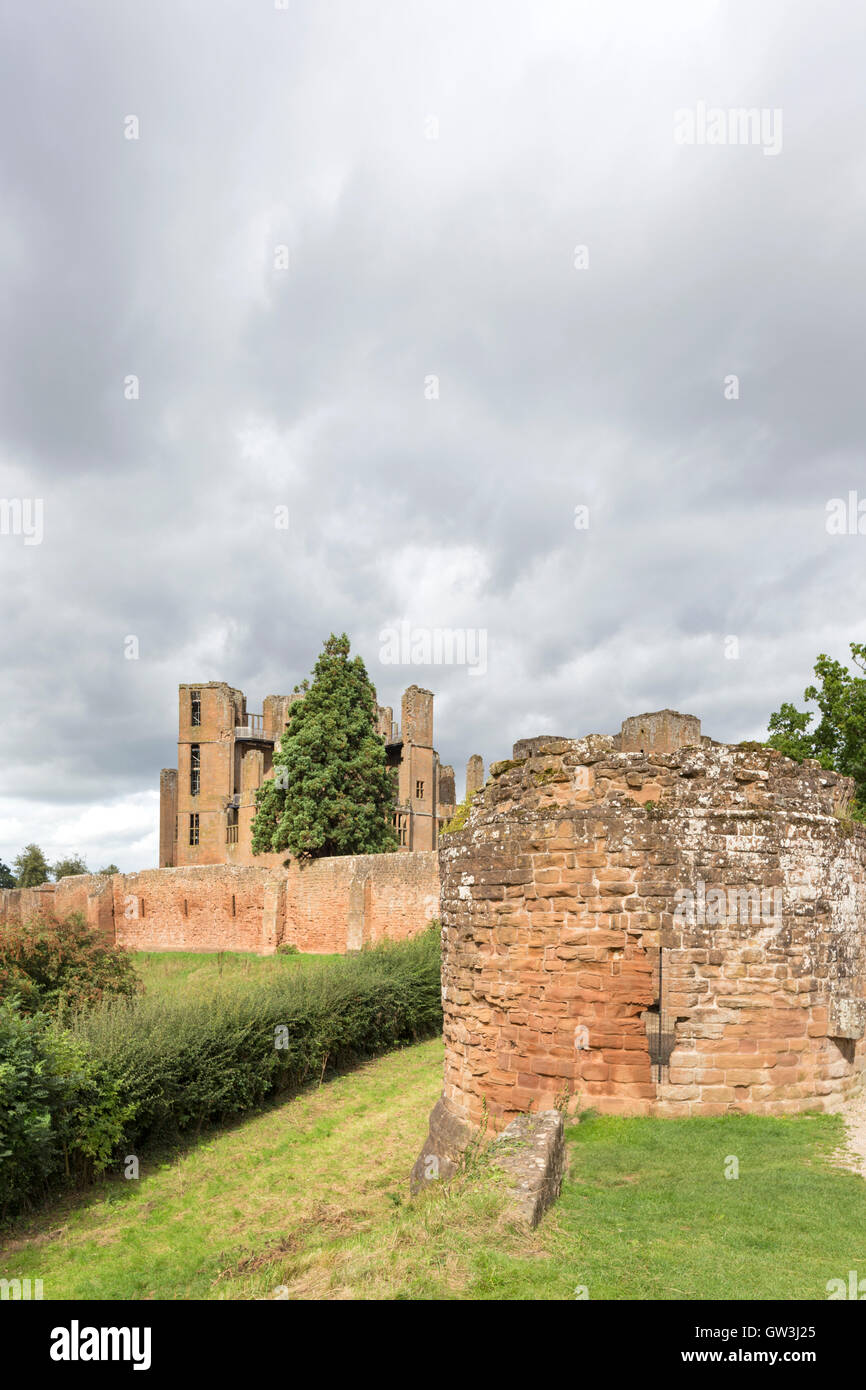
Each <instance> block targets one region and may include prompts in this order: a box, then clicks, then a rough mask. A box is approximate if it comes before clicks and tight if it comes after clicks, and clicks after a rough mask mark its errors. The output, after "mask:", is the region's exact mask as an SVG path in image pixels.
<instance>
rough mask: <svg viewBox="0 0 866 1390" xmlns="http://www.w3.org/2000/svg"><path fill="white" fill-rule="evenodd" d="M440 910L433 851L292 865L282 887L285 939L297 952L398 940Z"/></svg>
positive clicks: (338, 949)
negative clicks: (283, 887) (284, 908)
mask: <svg viewBox="0 0 866 1390" xmlns="http://www.w3.org/2000/svg"><path fill="white" fill-rule="evenodd" d="M438 912H439V865H438V859H437V855H436V853H435V851H410V852H403V853H396V854H359V855H346V856H341V857H339V858H334V859H314V860H311V861H310V862H309V863H307V864H305V865H303V866H300V865H299V864H298V863H297V862H296V861H293V863H292V865H291V867H290V869H289V872H288V879H287V884H286V927H285V940H286V941H288V942H293V943H294V944H295V945H297V947H298V949H299V950H301V951H313V952H315V951H336V952H339V953H340V955H343V954H345V952H346V951H352V950H355V951H357V950H360V949H361V947H362V946H371V945H375V944H376V943H377V942H378V941H382V940H384V939H386V938H387V939H388V940H389V941H402V940H405V939H406V938H408V937H410V936H415V935H416V934H417V933H418V932H419V931H421V930H423V928H424V927H425V926H426V924H427V922H429V921H430V920H431V918H433V917H436V916H438Z"/></svg>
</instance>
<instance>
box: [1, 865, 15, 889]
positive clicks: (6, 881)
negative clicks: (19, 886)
mask: <svg viewBox="0 0 866 1390" xmlns="http://www.w3.org/2000/svg"><path fill="white" fill-rule="evenodd" d="M14 887H15V875H14V874H13V872H12V870H11V869H10V868H9V866H8V864H4V863H3V860H2V859H0V888H14Z"/></svg>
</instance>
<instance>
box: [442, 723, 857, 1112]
mask: <svg viewBox="0 0 866 1390" xmlns="http://www.w3.org/2000/svg"><path fill="white" fill-rule="evenodd" d="M653 718H654V719H656V721H657V722H656V725H655V726H651V728H650V732H651V733H652V735H653V736H652V738H647V737H645V738H644V741H643V743H642V744H641V747H640V748H638V749H635V750H633V751H628V749H627V748H626V747H623V746H622V745H624V744H627V743H628V741H629V740H628V737H622V736H617V737H613V738H611V737H604V736H601V735H592V736H589V737H586V738H582V739H576V740H561V743H562V745H563V746H562V748H561V749H557V747H556V745H557V744H558V743H559V742H560V740H553V739H548V738H547V737H543V738H540V739H538V740H522V741H521V742H520V743H519V744H518V745H517V746H516V747H515V753H520V754H521V755H522V756H521V757H519V758H514V759H510V760H506V761H504V762H500V763H497V764H496V765H495V768H494V774H495V775H492V776H491V779H490V781H489V782H488V783H487V785H486V787H485V788H484V790H483V792H482V793H480V795H478V796H476V798H475V801H474V803H473V807H472V810H471V813H470V815H469V817H468V819H467V822H466V824H465V826H464V828H463V829H462V830H461V831H460V832H459V833H458V834H456V835H454V836H452V837H450V839H449V843H448V845H447V846H446V847H444V848H443V849H442V850H440V854H439V863H440V877H441V911H442V922H443V944H444V958H443V1003H444V1010H445V1046H446V1058H445V1078H444V1080H445V1089H444V1096H445V1099H446V1101H447V1102H448V1104H449V1105H450V1106H451V1107H452V1108H453V1111H454V1113H457V1114H460V1115H461V1117H462V1118H464V1119H465V1120H466V1121H467V1122H469V1123H470V1124H478V1123H479V1122H480V1119H481V1116H482V1113H483V1112H484V1110H485V1109H486V1113H487V1114H488V1116H489V1117H490V1121H491V1123H492V1127H493V1129H494V1130H496V1129H500V1128H502V1127H503V1126H504V1125H506V1124H507V1123H508V1122H509V1121H510V1120H511V1119H513V1118H514V1117H515V1116H517V1115H520V1114H522V1113H525V1112H527V1111H529V1110H530V1107H531V1108H532V1109H533V1110H534V1111H535V1112H536V1113H537V1112H539V1111H542V1110H548V1109H551V1108H552V1107H554V1106H555V1105H556V1104H557V1103H558V1098H559V1097H560V1096H561V1095H562V1094H563V1092H564V1091H567V1092H568V1093H570V1095H571V1096H572V1097H574V1096H575V1095H576V1094H577V1093H580V1094H581V1095H582V1096H583V1097H584V1099H585V1101H586V1102H587V1103H588V1104H590V1105H592V1106H594V1107H596V1108H597V1109H599V1110H602V1111H611V1112H631V1113H643V1114H646V1113H660V1114H676V1113H680V1114H691V1113H695V1114H700V1113H705V1114H717V1113H722V1112H724V1111H726V1110H730V1111H744V1110H749V1109H755V1110H757V1111H759V1112H760V1113H773V1112H776V1113H787V1112H789V1111H793V1110H797V1109H808V1108H820V1109H835V1108H838V1106H839V1104H840V1103H841V1102H842V1100H843V1099H844V1098H845V1096H846V1095H847V1094H848V1093H849V1092H851V1091H852V1090H853V1089H854V1088H855V1087H856V1086H857V1085H858V1084H859V1080H860V1077H861V1073H862V1069H863V1065H864V1056H866V1040H864V1037H863V1035H862V1033H859V1032H857V1031H856V1030H857V1029H858V1028H859V1026H860V1002H861V1001H863V1000H864V999H866V988H864V985H866V829H864V827H861V826H859V825H857V824H855V823H853V822H851V821H850V820H846V819H845V818H844V817H843V816H842V815H841V814H840V811H839V808H840V807H844V805H845V804H846V801H847V799H848V798H850V796H851V795H852V792H853V785H852V783H851V781H850V779H847V778H844V777H841V776H839V775H837V774H835V773H832V772H827V771H825V770H824V769H822V768H820V767H817V766H809V765H802V764H798V763H794V762H792V761H791V760H790V759H788V758H786V757H784V756H783V755H782V754H781V753H778V752H776V751H775V750H774V749H770V748H766V747H764V746H763V745H760V744H746V745H742V746H729V745H726V744H721V743H716V742H713V740H711V739H709V738H706V737H701V735H700V728H699V725H698V722H697V721H696V720H694V719H693V718H692V717H691V716H682V715H677V714H676V712H675V711H661V712H660V713H659V715H658V716H653ZM630 723H636V724H637V725H638V726H639V727H638V732H639V729H640V728H641V727H642V728H643V729H644V734H645V735H646V733H647V727H648V725H647V720H646V718H644V719H643V720H641V719H640V718H638V719H637V720H636V721H628V720H627V721H626V723H625V725H624V731H625V733H626V735H628V729H629V725H630ZM681 740H687V743H685V744H683V746H679V743H680V741H681ZM672 745H677V746H674V747H672ZM641 749H642V751H641ZM660 966H661V983H660ZM847 1001H851V1002H847ZM571 1104H572V1105H574V1104H576V1102H575V1101H574V1100H573V1099H572V1101H571Z"/></svg>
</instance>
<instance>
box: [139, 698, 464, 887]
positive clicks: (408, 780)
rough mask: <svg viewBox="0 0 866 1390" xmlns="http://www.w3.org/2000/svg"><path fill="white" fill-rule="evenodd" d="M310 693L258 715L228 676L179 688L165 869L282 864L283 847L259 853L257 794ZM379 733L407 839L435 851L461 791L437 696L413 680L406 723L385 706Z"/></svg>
mask: <svg viewBox="0 0 866 1390" xmlns="http://www.w3.org/2000/svg"><path fill="white" fill-rule="evenodd" d="M303 698H304V697H303V692H300V691H298V692H296V693H295V694H293V695H268V696H266V697H265V700H264V702H263V705H262V712H261V714H253V713H251V712H249V711H248V710H247V702H246V696H245V695H244V693H243V691H241V690H236V689H234V687H233V686H230V685H227V684H225V682H223V681H208V682H204V683H199V684H197V685H181V686H179V688H178V736H177V767H176V768H174V767H171V768H163V770H162V772H161V773H160V784H159V790H160V813H159V864H160V867H161V868H170V867H181V866H185V865H201V864H237V865H257V866H262V865H265V866H273V867H276V866H277V865H279V864H281V863H282V862H283V860H284V859H285V857H286V856H285V855H284V854H259V855H254V854H253V851H252V826H253V820H254V817H255V813H256V793H257V791H258V789H259V787H260V786H261V785H262V783H263V781H264V780H265V778H268V777H273V775H274V768H273V757H274V751H275V749H276V748H278V747H279V741H280V738H281V737H282V734H283V732H284V731H285V728H286V725H287V722H288V718H289V713H290V709H291V706H292V704H293V703H294V702H295V701H296V700H302V699H303ZM376 730H377V732H378V733H379V735H380V736H381V737H382V738H383V739H384V742H385V749H386V757H387V765H388V767H389V768H392V769H393V770H394V773H395V786H396V798H395V804H394V813H393V814H394V829H395V831H396V835H397V842H398V846H399V848H400V850H404V851H408V852H412V851H419V850H435V849H436V848H437V846H438V843H439V832H440V830H441V828H442V826H443V825H445V824H446V823H447V821H448V820H450V818H451V816H453V814H454V810H455V800H456V798H455V791H454V769H453V767H450V766H447V765H442V764H440V762H439V754H438V753H437V752H436V749H435V748H434V747H433V695H432V694H431V692H430V691H429V690H422V689H421V688H420V686H417V685H410V686H409V688H408V690H406V691H405V692H404V694H403V700H402V710H401V725H400V726H398V725H397V724H396V723H395V722H394V711H393V709H392V708H391V707H390V706H385V707H382V706H379V705H377V707H376ZM476 757H477V755H476ZM477 762H478V763H479V764H480V762H481V760H480V758H477ZM473 766H474V763H473ZM473 775H476V776H477V772H476V773H475V774H473Z"/></svg>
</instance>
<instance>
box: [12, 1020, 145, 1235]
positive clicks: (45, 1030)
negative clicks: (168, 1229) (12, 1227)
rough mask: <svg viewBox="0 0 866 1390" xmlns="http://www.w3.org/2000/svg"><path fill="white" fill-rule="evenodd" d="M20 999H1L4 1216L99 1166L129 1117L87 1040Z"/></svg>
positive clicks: (95, 1171)
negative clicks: (21, 1006)
mask: <svg viewBox="0 0 866 1390" xmlns="http://www.w3.org/2000/svg"><path fill="white" fill-rule="evenodd" d="M16 1002H17V1001H16V1000H14V999H10V1000H8V1001H6V1002H4V1003H2V1004H0V1216H6V1215H7V1214H8V1213H9V1212H10V1211H13V1210H17V1209H18V1208H19V1207H20V1206H21V1205H22V1204H24V1203H26V1202H28V1201H30V1200H32V1199H33V1198H34V1197H36V1196H38V1195H41V1194H42V1193H44V1192H45V1191H46V1190H47V1188H48V1186H49V1183H50V1182H52V1181H55V1180H57V1179H60V1180H64V1179H68V1180H70V1181H82V1180H86V1179H89V1178H91V1177H92V1176H93V1175H94V1174H95V1173H98V1172H101V1171H102V1169H103V1168H104V1167H105V1166H106V1164H107V1163H108V1161H109V1159H110V1157H111V1154H112V1152H113V1150H114V1149H115V1148H116V1146H117V1145H118V1144H119V1142H120V1140H121V1138H122V1136H123V1127H124V1124H125V1122H126V1121H127V1120H128V1118H129V1111H128V1108H125V1107H124V1105H123V1103H122V1101H121V1100H120V1097H119V1094H118V1087H117V1085H116V1084H115V1082H114V1081H113V1080H112V1079H111V1078H110V1077H109V1076H107V1075H106V1074H105V1073H104V1070H103V1068H102V1067H101V1066H100V1064H99V1062H98V1061H96V1060H95V1059H93V1058H91V1057H89V1055H88V1052H87V1048H86V1045H85V1044H84V1043H83V1042H82V1041H81V1040H80V1039H75V1038H72V1037H71V1036H70V1035H69V1034H68V1033H67V1032H65V1031H63V1030H60V1029H57V1028H55V1027H52V1026H51V1022H50V1020H49V1019H48V1017H47V1016H46V1015H45V1014H34V1015H29V1016H28V1015H26V1014H21V1013H19V1012H18V1010H17V1008H16V1007H15V1005H16Z"/></svg>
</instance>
